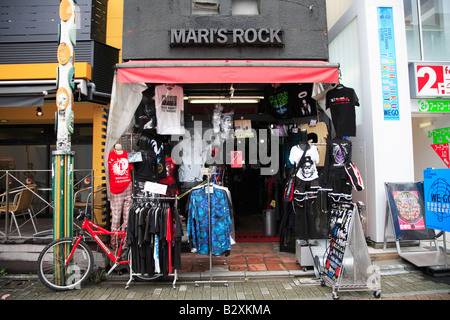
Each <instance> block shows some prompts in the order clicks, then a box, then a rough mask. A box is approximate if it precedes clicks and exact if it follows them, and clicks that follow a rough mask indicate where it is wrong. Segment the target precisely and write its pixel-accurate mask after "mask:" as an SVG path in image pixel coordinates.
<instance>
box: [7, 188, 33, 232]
mask: <svg viewBox="0 0 450 320" xmlns="http://www.w3.org/2000/svg"><path fill="white" fill-rule="evenodd" d="M35 189H36V185H35V184H30V185H28V186H26V187H23V188H21V189H20V190H19V191H18V192H17V194H16V195H15V196H14V201H12V202H10V203H9V205H8V211H9V213H11V224H10V227H9V229H10V231H11V230H12V223H13V221H14V224H15V225H16V229H17V232H18V233H19V236H20V237H21V236H22V233H21V232H20V227H21V226H23V225H24V224H25V223H27V222H28V221H31V223H32V224H33V228H34V231H35V232H36V233H37V229H36V223H35V221H34V217H33V213H32V210H31V203H32V202H33V198H34V193H33V191H34V190H35ZM0 196H1V195H0ZM2 213H5V214H6V203H3V204H2V206H1V207H0V214H2ZM19 216H24V217H27V216H29V219H27V218H25V219H26V220H25V222H24V223H23V224H22V225H20V226H19V224H18V223H17V217H19Z"/></svg>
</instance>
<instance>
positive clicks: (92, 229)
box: [65, 219, 130, 270]
mask: <svg viewBox="0 0 450 320" xmlns="http://www.w3.org/2000/svg"><path fill="white" fill-rule="evenodd" d="M85 232H87V233H88V234H89V235H91V236H92V237H93V238H94V240H95V242H97V244H98V245H99V246H100V247H101V248H102V250H103V251H104V252H105V253H106V255H107V256H108V257H109V258H110V259H111V260H112V262H114V265H115V266H117V265H120V264H128V263H130V260H122V261H120V260H119V259H120V254H121V252H122V247H123V243H124V239H125V237H126V235H127V233H126V232H125V231H120V230H118V231H109V230H106V229H104V228H102V227H100V226H98V225H96V224H95V223H93V222H91V221H89V220H88V219H84V221H83V224H82V226H81V232H80V235H79V236H78V237H77V240H76V241H75V245H74V246H73V248H72V251H71V252H70V254H69V257H67V260H66V261H65V264H66V265H68V264H69V261H70V259H72V255H73V253H74V252H75V249H76V248H77V246H78V244H79V243H80V241H81V239H82V238H83V236H84V234H85ZM99 235H107V236H113V235H118V240H119V248H118V250H117V256H115V255H114V254H113V253H112V252H111V250H110V248H109V247H108V246H107V245H106V244H105V243H104V242H103V241H102V240H101V239H100V238H99V237H98V236H99ZM114 268H115V267H114ZM114 268H112V269H114ZM112 269H111V270H112Z"/></svg>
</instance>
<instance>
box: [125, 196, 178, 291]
mask: <svg viewBox="0 0 450 320" xmlns="http://www.w3.org/2000/svg"><path fill="white" fill-rule="evenodd" d="M131 198H132V199H133V200H136V199H141V200H146V201H152V200H156V201H175V203H176V202H177V200H178V198H177V197H160V196H155V195H151V196H134V195H132V196H131ZM131 252H132V250H130V251H129V253H128V256H129V260H130V264H129V266H130V278H129V279H128V282H127V283H126V285H125V289H128V288H129V287H130V283H131V281H133V279H134V277H142V281H153V280H156V279H159V278H161V277H162V276H163V274H161V273H157V274H154V275H153V276H149V277H146V276H143V275H142V274H141V273H136V272H134V271H133V257H132V253H131ZM169 276H173V277H174V279H173V282H172V288H173V289H176V282H177V280H178V271H177V269H174V272H173V273H171V274H169Z"/></svg>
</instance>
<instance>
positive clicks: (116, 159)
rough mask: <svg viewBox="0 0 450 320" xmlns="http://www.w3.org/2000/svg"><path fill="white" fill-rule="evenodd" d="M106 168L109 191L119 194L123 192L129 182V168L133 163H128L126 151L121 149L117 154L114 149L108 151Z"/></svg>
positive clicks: (130, 168)
mask: <svg viewBox="0 0 450 320" xmlns="http://www.w3.org/2000/svg"><path fill="white" fill-rule="evenodd" d="M108 168H109V184H110V185H109V188H110V191H111V193H114V194H119V193H122V192H124V191H125V189H126V188H127V187H128V185H129V184H130V183H131V174H130V170H132V169H133V165H132V164H130V163H128V152H127V151H123V152H122V154H118V153H117V152H115V151H112V152H110V153H109V155H108Z"/></svg>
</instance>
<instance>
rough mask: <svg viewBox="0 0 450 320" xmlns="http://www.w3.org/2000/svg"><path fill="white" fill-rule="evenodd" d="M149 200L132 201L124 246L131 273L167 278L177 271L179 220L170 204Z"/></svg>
mask: <svg viewBox="0 0 450 320" xmlns="http://www.w3.org/2000/svg"><path fill="white" fill-rule="evenodd" d="M149 199H150V198H145V197H143V198H141V199H139V198H138V199H137V200H135V201H134V203H133V206H132V208H131V209H130V213H129V219H128V229H127V242H128V246H129V248H130V250H132V251H131V252H132V257H133V259H132V269H133V270H134V271H135V272H138V273H141V274H143V275H144V274H147V275H154V274H162V275H163V276H167V275H169V274H170V273H172V271H173V270H174V269H177V270H178V269H181V237H182V236H183V231H182V227H181V220H180V216H179V214H178V210H177V208H176V206H174V205H173V204H171V203H167V202H165V201H164V199H163V198H161V199H157V200H149Z"/></svg>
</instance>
